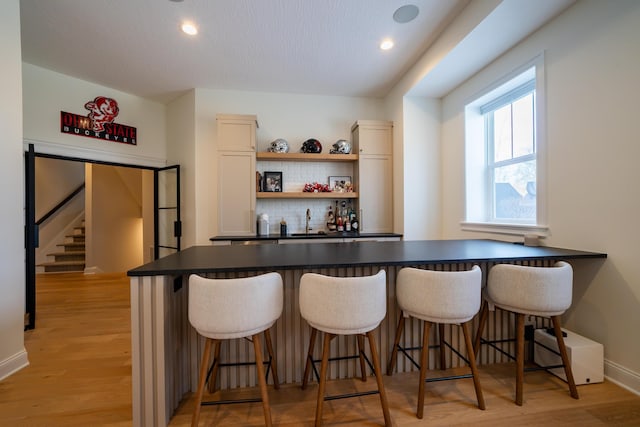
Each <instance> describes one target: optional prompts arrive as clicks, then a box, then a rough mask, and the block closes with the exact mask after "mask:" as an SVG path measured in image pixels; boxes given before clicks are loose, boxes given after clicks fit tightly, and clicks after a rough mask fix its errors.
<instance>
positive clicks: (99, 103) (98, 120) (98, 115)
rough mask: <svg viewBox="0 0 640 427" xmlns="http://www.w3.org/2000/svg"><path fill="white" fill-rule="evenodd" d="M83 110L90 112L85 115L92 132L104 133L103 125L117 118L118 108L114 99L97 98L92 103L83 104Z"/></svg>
mask: <svg viewBox="0 0 640 427" xmlns="http://www.w3.org/2000/svg"><path fill="white" fill-rule="evenodd" d="M84 108H86V109H87V110H89V111H90V113H89V114H88V115H87V117H89V118H90V119H91V122H92V124H93V131H95V132H102V131H104V125H105V124H107V123H113V121H114V120H115V118H116V117H117V116H118V112H119V111H120V108H118V103H117V102H116V100H115V99H111V98H107V97H104V96H98V97H96V98H95V99H94V100H93V101H90V102H87V103H86V104H84Z"/></svg>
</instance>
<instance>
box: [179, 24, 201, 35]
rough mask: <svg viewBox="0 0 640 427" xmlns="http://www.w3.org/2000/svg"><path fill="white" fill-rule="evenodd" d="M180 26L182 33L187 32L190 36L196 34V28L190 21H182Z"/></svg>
mask: <svg viewBox="0 0 640 427" xmlns="http://www.w3.org/2000/svg"><path fill="white" fill-rule="evenodd" d="M180 28H181V29H182V32H183V33H185V34H189V35H190V36H195V35H196V34H198V28H197V27H196V26H195V25H194V24H192V23H191V22H185V23H183V24H182V26H181V27H180Z"/></svg>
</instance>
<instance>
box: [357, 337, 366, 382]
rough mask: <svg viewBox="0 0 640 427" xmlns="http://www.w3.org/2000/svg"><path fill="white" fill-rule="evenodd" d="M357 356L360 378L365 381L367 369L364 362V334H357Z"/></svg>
mask: <svg viewBox="0 0 640 427" xmlns="http://www.w3.org/2000/svg"><path fill="white" fill-rule="evenodd" d="M357 338H358V356H359V359H360V378H361V379H362V381H367V370H366V366H365V364H364V335H362V334H358V337H357Z"/></svg>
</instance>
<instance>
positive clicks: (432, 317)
mask: <svg viewBox="0 0 640 427" xmlns="http://www.w3.org/2000/svg"><path fill="white" fill-rule="evenodd" d="M481 287H482V271H481V270H480V267H478V266H474V267H473V268H472V269H471V270H468V271H432V270H422V269H417V268H411V267H405V268H403V269H402V270H400V271H399V272H398V277H397V279H396V299H397V302H398V305H399V306H400V309H401V310H402V313H401V315H400V320H399V321H398V328H397V329H396V337H395V340H394V344H393V350H392V352H391V358H390V360H389V365H388V367H387V374H388V375H391V374H392V373H393V368H394V367H395V366H396V361H397V358H398V350H400V351H401V352H402V353H403V354H404V355H405V356H407V357H409V358H410V360H411V361H412V362H413V359H412V358H411V357H410V355H409V354H408V353H407V350H409V349H405V348H403V347H401V346H400V337H401V336H402V332H403V330H404V324H405V320H406V318H408V317H415V318H417V319H420V320H422V321H424V328H423V333H422V345H421V346H420V347H418V348H415V349H420V364H419V367H420V379H419V382H418V408H417V412H416V416H417V417H418V418H422V417H423V414H424V387H425V382H429V381H430V380H427V379H426V374H427V369H428V368H429V331H430V329H431V325H435V324H437V325H439V326H440V327H441V328H440V363H441V366H440V367H441V369H444V368H445V367H444V344H445V343H444V338H443V336H442V334H443V330H444V328H442V325H444V324H459V325H460V326H461V327H462V332H463V334H464V340H465V346H466V348H467V355H468V360H466V361H467V363H468V364H469V366H470V367H471V376H472V377H473V385H474V387H475V392H476V398H477V400H478V407H479V408H480V409H485V403H484V396H483V394H482V388H481V386H480V379H479V378H478V370H477V368H476V360H475V354H474V352H473V344H472V340H471V331H470V330H469V329H470V324H471V319H472V318H473V316H475V315H476V314H477V313H478V311H479V310H480V301H481V296H480V295H481ZM456 352H457V350H456ZM458 355H460V353H458ZM460 357H462V356H461V355H460ZM463 359H464V358H463ZM414 363H415V362H414ZM467 377H468V375H467V376H450V377H445V378H436V379H434V380H438V381H441V380H444V379H459V378H467Z"/></svg>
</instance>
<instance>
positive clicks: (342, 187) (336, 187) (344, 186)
mask: <svg viewBox="0 0 640 427" xmlns="http://www.w3.org/2000/svg"><path fill="white" fill-rule="evenodd" d="M329 188H330V189H331V191H336V192H338V193H347V192H350V191H353V185H352V184H351V177H350V176H330V177H329Z"/></svg>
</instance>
